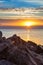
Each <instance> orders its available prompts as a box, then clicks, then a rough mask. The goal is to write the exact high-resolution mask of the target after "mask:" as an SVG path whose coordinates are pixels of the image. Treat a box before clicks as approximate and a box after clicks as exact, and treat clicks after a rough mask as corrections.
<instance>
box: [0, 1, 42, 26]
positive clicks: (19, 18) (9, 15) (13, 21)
mask: <svg viewBox="0 0 43 65" xmlns="http://www.w3.org/2000/svg"><path fill="white" fill-rule="evenodd" d="M4 8H5V9H6V10H3V9H4ZM7 8H8V9H10V8H12V9H11V10H10V11H9V10H7ZM14 8H18V9H19V8H25V11H23V10H20V11H14V10H13V9H14ZM26 8H31V9H29V10H28V9H26ZM32 8H33V9H32ZM34 8H35V9H34ZM36 8H37V9H38V8H42V9H40V10H39V9H38V10H36ZM0 26H43V0H0Z"/></svg>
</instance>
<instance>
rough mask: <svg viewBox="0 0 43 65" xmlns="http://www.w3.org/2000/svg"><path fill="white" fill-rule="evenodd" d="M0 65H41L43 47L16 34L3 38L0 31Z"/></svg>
mask: <svg viewBox="0 0 43 65" xmlns="http://www.w3.org/2000/svg"><path fill="white" fill-rule="evenodd" d="M0 65H43V46H41V45H37V44H36V43H34V42H32V41H28V42H26V41H24V40H23V39H21V38H20V37H19V36H17V35H16V34H14V35H13V36H12V37H9V38H6V37H3V34H2V32H1V31H0Z"/></svg>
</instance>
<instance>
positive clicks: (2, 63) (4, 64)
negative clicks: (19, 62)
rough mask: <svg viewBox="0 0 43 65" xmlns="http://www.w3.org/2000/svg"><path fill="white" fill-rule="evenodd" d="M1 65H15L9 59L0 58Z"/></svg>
mask: <svg viewBox="0 0 43 65" xmlns="http://www.w3.org/2000/svg"><path fill="white" fill-rule="evenodd" d="M0 65H15V64H13V63H11V62H9V61H6V60H0Z"/></svg>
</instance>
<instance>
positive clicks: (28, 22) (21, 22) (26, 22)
mask: <svg viewBox="0 0 43 65" xmlns="http://www.w3.org/2000/svg"><path fill="white" fill-rule="evenodd" d="M0 26H43V20H42V19H34V18H33V19H31V18H30V19H16V20H4V21H3V20H2V22H1V21H0Z"/></svg>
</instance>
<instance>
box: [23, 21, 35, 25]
mask: <svg viewBox="0 0 43 65" xmlns="http://www.w3.org/2000/svg"><path fill="white" fill-rule="evenodd" d="M34 25H35V22H32V21H26V22H25V23H24V26H34Z"/></svg>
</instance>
